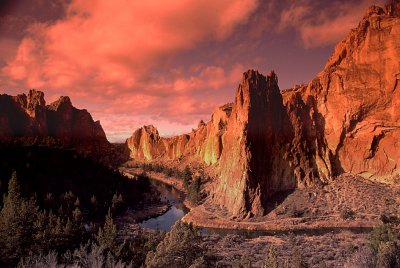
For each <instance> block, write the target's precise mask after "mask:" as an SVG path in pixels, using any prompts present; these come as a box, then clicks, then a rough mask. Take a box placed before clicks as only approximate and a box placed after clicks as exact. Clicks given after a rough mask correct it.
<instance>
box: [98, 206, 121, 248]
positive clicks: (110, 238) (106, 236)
mask: <svg viewBox="0 0 400 268" xmlns="http://www.w3.org/2000/svg"><path fill="white" fill-rule="evenodd" d="M116 238H117V227H116V225H115V224H114V221H113V219H112V216H111V211H110V209H109V210H108V213H107V216H106V221H105V223H104V226H103V228H100V229H99V233H98V234H97V237H96V240H97V242H98V243H99V245H100V246H102V247H104V248H105V249H112V248H113V246H114V244H115V239H116Z"/></svg>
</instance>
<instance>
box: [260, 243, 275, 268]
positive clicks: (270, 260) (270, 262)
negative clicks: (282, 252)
mask: <svg viewBox="0 0 400 268" xmlns="http://www.w3.org/2000/svg"><path fill="white" fill-rule="evenodd" d="M262 268H278V257H277V255H276V249H275V247H274V246H270V247H269V251H268V256H267V259H266V260H265V261H264V263H263V265H262Z"/></svg>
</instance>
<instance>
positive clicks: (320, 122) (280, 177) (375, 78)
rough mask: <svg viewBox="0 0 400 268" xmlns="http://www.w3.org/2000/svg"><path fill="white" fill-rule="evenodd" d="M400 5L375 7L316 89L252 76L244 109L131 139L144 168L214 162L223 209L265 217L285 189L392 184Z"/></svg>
mask: <svg viewBox="0 0 400 268" xmlns="http://www.w3.org/2000/svg"><path fill="white" fill-rule="evenodd" d="M399 10H400V9H399V4H398V3H397V2H393V4H390V5H387V6H386V7H385V8H380V7H376V6H373V7H371V8H369V9H368V10H367V12H366V15H365V16H364V18H363V19H362V21H361V22H360V24H359V25H358V27H357V28H356V29H354V30H352V31H351V32H350V34H349V35H348V36H347V37H346V38H345V39H344V40H343V41H342V42H340V43H339V44H338V45H337V47H336V48H335V52H334V54H333V55H332V56H331V57H330V59H329V60H328V62H327V64H326V66H325V68H324V70H323V71H321V72H320V73H319V74H318V75H317V77H316V78H315V79H313V80H312V81H311V82H310V83H309V84H308V85H302V86H297V87H295V88H293V89H289V90H284V91H282V92H281V91H280V90H279V88H278V79H277V77H276V75H275V74H274V73H271V74H270V75H269V76H268V77H265V76H263V75H261V74H259V73H258V72H256V71H252V70H250V71H248V72H246V73H244V76H243V80H242V83H241V84H240V85H239V87H238V89H237V92H236V97H235V102H234V103H233V104H229V105H226V106H222V107H220V108H218V109H217V110H216V111H215V112H214V113H213V116H212V119H211V121H210V122H207V123H201V124H199V127H198V128H197V129H196V130H194V131H192V132H191V133H189V134H186V135H180V136H177V137H172V138H163V137H160V136H159V134H158V132H157V130H156V129H155V128H154V127H144V128H142V129H139V130H137V131H136V132H135V133H134V135H133V136H132V137H131V138H130V139H128V141H127V144H128V146H129V148H130V150H131V157H132V158H133V159H135V160H139V161H149V160H154V159H157V160H160V161H165V160H176V161H179V160H180V159H183V158H187V159H190V160H191V161H199V162H201V163H205V164H207V165H211V167H212V168H213V170H214V171H215V173H216V174H217V178H216V180H215V186H214V188H213V191H212V193H211V197H212V198H213V199H214V202H215V203H217V204H220V205H221V206H224V207H226V208H227V209H228V210H229V211H230V212H232V213H233V214H234V215H236V216H239V217H246V216H251V215H262V214H264V213H265V208H266V205H267V202H268V200H269V199H270V197H271V196H272V195H273V194H274V193H276V192H279V191H283V190H288V189H293V188H295V187H306V186H313V185H318V184H325V183H329V182H330V181H331V180H332V179H333V178H334V177H335V176H337V175H339V174H341V173H343V172H350V173H353V174H358V175H361V176H363V177H365V178H368V179H374V180H379V181H384V182H392V181H393V178H395V177H396V176H398V175H399V168H398V164H400V144H399V140H400V112H399V109H397V106H398V105H399V104H400V86H399V79H400V17H399V14H400V12H399Z"/></svg>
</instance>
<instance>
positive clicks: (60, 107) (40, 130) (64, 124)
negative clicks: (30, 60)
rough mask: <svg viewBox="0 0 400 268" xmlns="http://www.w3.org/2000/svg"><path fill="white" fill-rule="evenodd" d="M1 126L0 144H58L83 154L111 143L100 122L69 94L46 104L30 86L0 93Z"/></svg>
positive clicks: (39, 93)
mask: <svg viewBox="0 0 400 268" xmlns="http://www.w3.org/2000/svg"><path fill="white" fill-rule="evenodd" d="M0 125H1V128H0V142H1V143H2V144H14V145H48V146H61V147H65V148H73V149H76V150H77V151H78V152H80V153H83V154H91V153H99V152H101V151H102V150H106V149H109V147H110V146H111V145H110V143H109V142H108V141H107V138H106V135H105V133H104V131H103V128H102V127H101V125H100V122H99V121H94V120H93V119H92V116H91V115H90V113H89V112H88V111H86V110H80V109H77V108H75V107H74V106H73V105H72V103H71V100H70V99H69V97H60V98H59V99H58V100H57V101H55V102H53V103H51V104H49V105H46V101H45V99H44V94H43V92H41V91H36V90H33V89H32V90H30V91H29V93H28V95H26V94H20V95H17V96H10V95H7V94H2V95H0Z"/></svg>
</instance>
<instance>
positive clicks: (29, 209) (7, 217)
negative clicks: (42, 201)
mask: <svg viewBox="0 0 400 268" xmlns="http://www.w3.org/2000/svg"><path fill="white" fill-rule="evenodd" d="M37 211H38V208H37V206H36V202H35V200H33V199H30V200H26V199H24V198H22V197H21V189H20V185H19V182H18V178H17V173H16V172H14V173H13V174H12V176H11V179H10V181H9V183H8V192H7V194H5V195H4V198H3V208H2V209H1V211H0V259H1V261H3V262H6V263H9V262H14V261H16V260H17V259H19V257H20V256H22V255H23V254H25V253H27V252H29V249H30V247H32V238H33V235H32V230H33V227H34V223H35V222H36V213H37Z"/></svg>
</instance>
